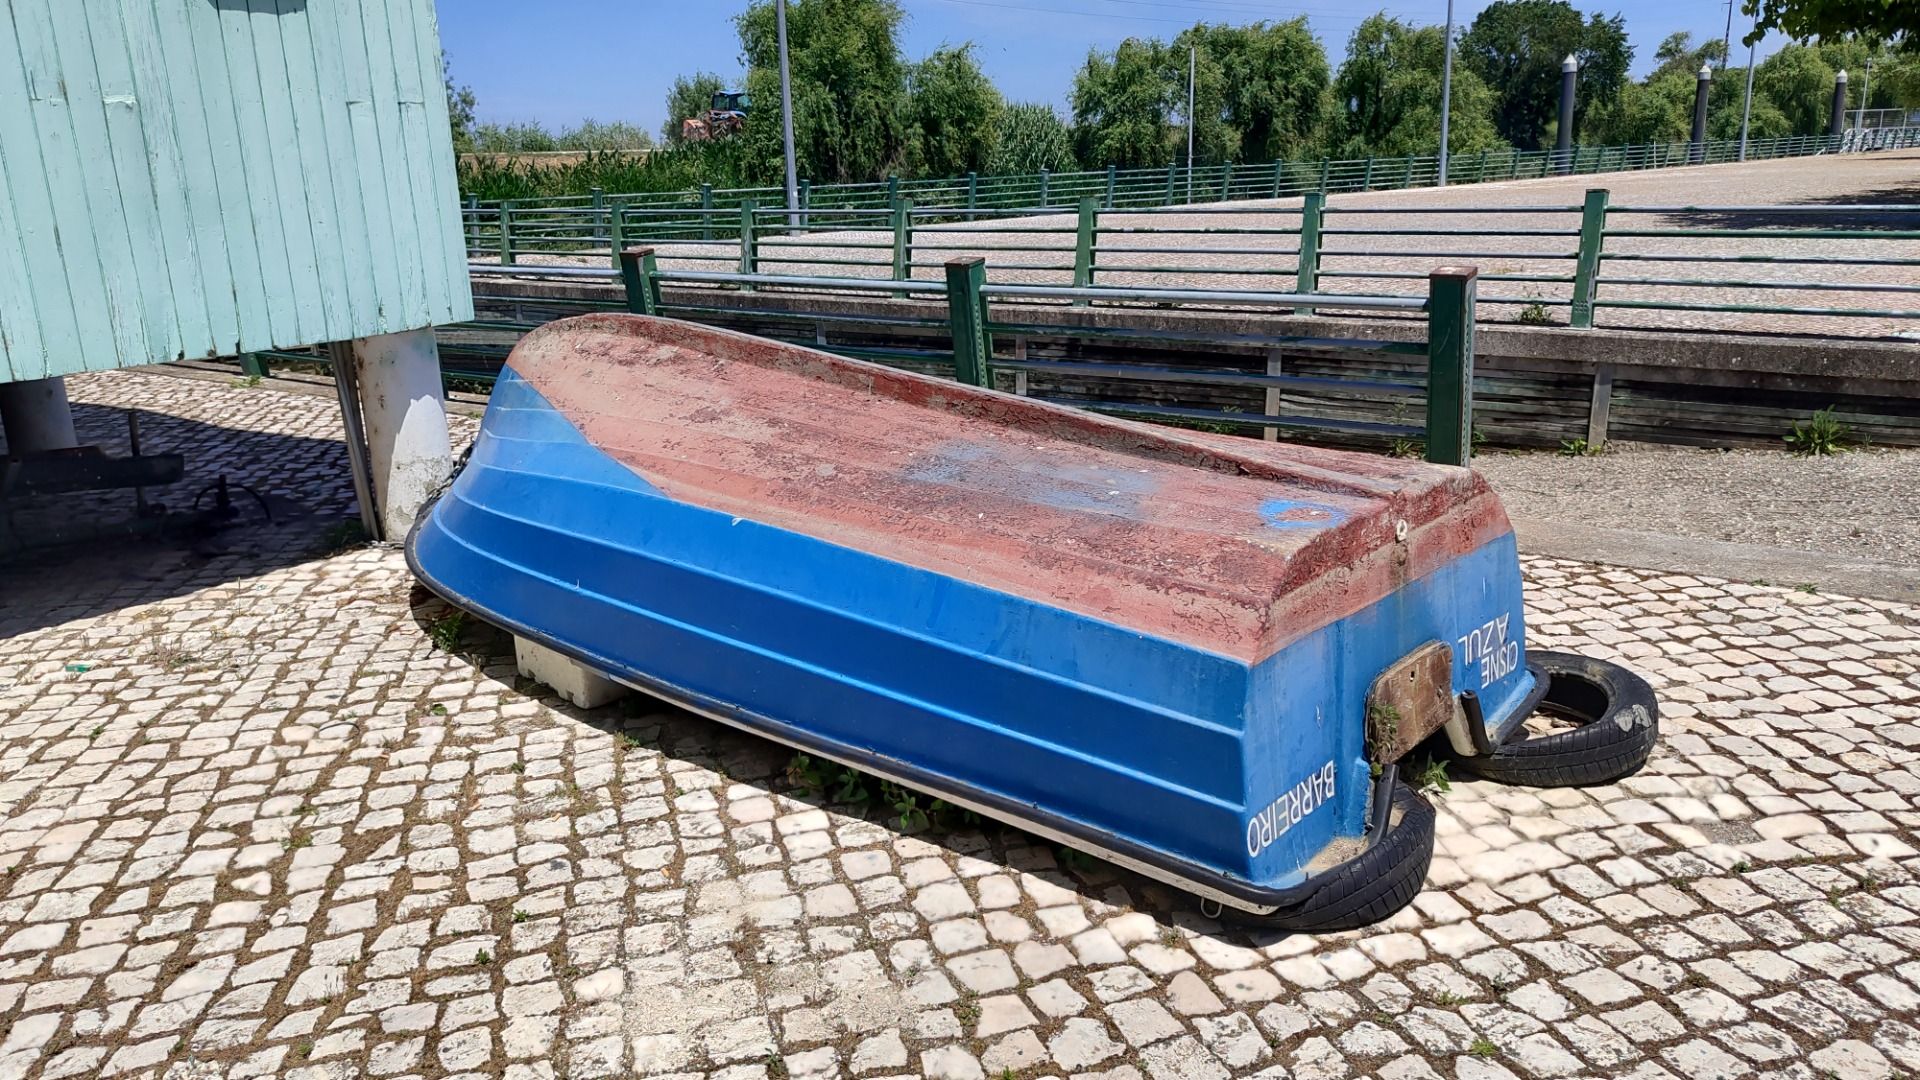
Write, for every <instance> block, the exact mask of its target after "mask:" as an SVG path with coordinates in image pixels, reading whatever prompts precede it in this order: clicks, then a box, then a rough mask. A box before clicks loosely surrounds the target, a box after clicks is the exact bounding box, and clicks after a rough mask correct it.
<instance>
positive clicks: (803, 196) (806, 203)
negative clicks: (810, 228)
mask: <svg viewBox="0 0 1920 1080" xmlns="http://www.w3.org/2000/svg"><path fill="white" fill-rule="evenodd" d="M799 187H800V228H801V231H803V232H804V231H805V230H806V228H807V224H808V220H807V211H808V210H810V209H812V207H813V181H811V180H802V181H800V184H799Z"/></svg>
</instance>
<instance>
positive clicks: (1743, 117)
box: [1740, 45, 1754, 161]
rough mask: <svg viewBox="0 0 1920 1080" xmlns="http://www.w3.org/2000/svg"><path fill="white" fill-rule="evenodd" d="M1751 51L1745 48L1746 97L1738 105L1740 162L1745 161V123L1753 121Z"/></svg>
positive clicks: (1752, 47) (1752, 48) (1749, 48)
mask: <svg viewBox="0 0 1920 1080" xmlns="http://www.w3.org/2000/svg"><path fill="white" fill-rule="evenodd" d="M1753 50H1754V46H1752V45H1749V46H1747V96H1746V98H1745V99H1744V100H1742V101H1741V103H1740V160H1741V161H1745V160H1747V122H1748V121H1749V120H1751V119H1753Z"/></svg>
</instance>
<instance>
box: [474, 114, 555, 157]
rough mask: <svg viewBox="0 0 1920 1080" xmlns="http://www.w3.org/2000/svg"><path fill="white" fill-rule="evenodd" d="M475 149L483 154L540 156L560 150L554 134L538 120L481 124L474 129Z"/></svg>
mask: <svg viewBox="0 0 1920 1080" xmlns="http://www.w3.org/2000/svg"><path fill="white" fill-rule="evenodd" d="M473 149H474V151H475V152H477V153H482V154H538V153H544V152H546V151H549V150H558V149H560V144H559V143H558V142H556V141H555V140H554V137H553V132H551V131H548V130H547V129H546V127H545V126H544V125H542V124H541V123H540V122H539V121H537V120H529V121H526V122H524V123H517V124H481V125H479V126H478V127H476V128H474V129H473Z"/></svg>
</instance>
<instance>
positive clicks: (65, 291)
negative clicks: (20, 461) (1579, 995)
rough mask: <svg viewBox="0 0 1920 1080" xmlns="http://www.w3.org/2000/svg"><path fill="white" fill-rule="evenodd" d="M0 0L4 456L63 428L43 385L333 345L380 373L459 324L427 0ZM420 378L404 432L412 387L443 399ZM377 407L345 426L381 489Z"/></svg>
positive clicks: (459, 286)
mask: <svg viewBox="0 0 1920 1080" xmlns="http://www.w3.org/2000/svg"><path fill="white" fill-rule="evenodd" d="M5 5H6V8H7V13H8V15H9V16H10V17H9V18H6V19H0V384H11V385H0V422H4V423H5V424H6V430H7V432H8V438H9V447H10V450H11V451H12V452H15V453H18V452H20V451H21V450H22V449H23V447H28V446H31V447H32V448H35V449H39V448H44V446H45V445H46V444H47V443H48V442H49V441H51V442H52V443H55V444H57V443H58V442H59V440H60V437H61V431H60V424H61V422H62V418H63V414H64V413H65V411H66V410H65V396H64V388H63V387H62V386H61V384H59V383H58V382H48V380H57V379H59V378H60V377H62V376H66V375H72V374H77V373H80V372H87V371H99V370H103V369H110V368H118V367H128V366H133V365H140V364H152V363H157V362H162V361H170V360H178V359H183V358H197V357H211V356H231V355H236V354H242V353H247V352H253V351H257V350H264V349H285V348H297V347H302V346H309V345H316V344H321V343H336V342H338V343H356V344H355V345H354V346H353V347H352V348H351V349H350V352H351V353H352V354H354V355H357V356H359V362H358V363H357V364H356V366H357V367H359V368H360V369H361V370H360V371H358V372H357V374H358V375H359V377H360V378H361V380H363V381H378V380H383V379H385V378H386V373H383V372H381V371H378V370H371V369H370V367H371V368H378V367H379V366H381V365H383V364H385V365H392V364H394V363H398V362H400V361H403V360H404V361H407V362H412V363H417V362H418V361H419V360H420V354H421V351H422V349H423V348H424V349H425V351H426V353H427V354H428V355H429V357H430V356H431V352H432V349H431V340H430V337H429V338H428V339H427V340H426V341H425V342H424V344H423V343H422V341H421V340H420V338H419V337H418V336H417V335H419V334H422V333H424V332H425V331H426V330H427V328H429V327H432V326H434V325H436V324H444V323H450V322H458V321H462V320H466V319H470V318H472V316H473V299H472V293H471V291H470V289H469V286H468V280H467V270H466V252H465V247H464V243H463V239H462V236H461V228H460V207H459V194H458V190H457V186H456V182H455V175H454V157H453V147H452V142H451V138H450V133H449V129H448V123H447V103H446V97H445V92H444V88H443V82H442V77H441V54H440V41H439V29H438V26H437V24H436V21H435V17H434V8H433V2H432V0H5ZM409 334H412V335H416V336H414V337H412V338H401V339H398V340H383V339H385V338H387V337H388V336H389V335H409ZM368 343H371V344H368ZM396 349H397V350H398V353H399V354H401V355H399V356H398V357H396V356H395V352H396ZM368 354H371V356H369V355H368ZM418 375H419V373H418V372H409V373H407V376H408V377H407V378H406V380H405V381H406V382H408V384H409V386H408V393H409V394H410V395H413V396H410V397H408V398H407V405H408V408H407V409H405V410H403V412H402V416H401V417H400V418H399V421H398V422H399V423H400V426H401V427H405V426H406V424H407V423H408V422H412V423H415V424H416V426H417V424H418V423H420V421H419V420H418V418H415V419H413V420H411V421H409V420H408V415H409V414H411V413H415V412H419V411H420V409H419V408H418V407H419V405H421V404H422V403H421V402H420V401H419V399H418V396H417V395H418V393H419V392H422V387H425V386H429V385H430V386H431V389H432V393H433V395H434V396H435V401H436V402H437V400H438V393H439V390H438V378H437V373H436V374H435V375H434V377H433V378H432V379H431V380H429V381H423V380H422V379H420V378H419V377H417V376H418ZM372 396H373V395H371V394H369V395H367V397H368V399H369V400H371V398H372ZM436 407H437V405H436ZM386 419H387V418H382V417H376V416H374V415H371V414H368V415H366V416H364V417H350V418H349V423H348V425H347V426H348V428H349V431H350V432H351V430H352V429H353V428H354V427H355V426H357V423H356V421H359V420H364V422H365V427H366V429H367V431H366V439H367V442H368V443H369V444H371V445H372V449H373V457H374V458H375V462H374V473H375V475H374V480H375V481H376V482H378V481H379V480H380V479H381V477H380V476H379V471H380V470H379V467H380V464H381V463H380V461H379V459H380V458H381V456H382V446H381V445H380V444H381V443H382V442H383V441H386V440H388V439H389V438H390V437H391V433H389V432H387V431H385V430H384V428H385V427H386V426H387V424H386ZM64 422H65V424H66V431H65V438H66V439H67V440H68V441H69V442H70V441H71V439H72V433H71V420H70V418H68V419H65V421H64ZM441 423H442V427H443V428H444V417H443V418H442V421H441ZM402 441H403V442H404V441H405V440H404V438H403V439H402ZM429 441H431V440H429ZM439 441H440V442H441V443H442V444H444V442H445V434H444V430H442V431H441V433H440V436H439ZM387 449H389V450H391V449H392V448H391V447H388V448H387ZM383 495H384V492H383ZM382 501H385V500H384V499H383V500H382Z"/></svg>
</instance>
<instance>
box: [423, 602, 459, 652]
mask: <svg viewBox="0 0 1920 1080" xmlns="http://www.w3.org/2000/svg"><path fill="white" fill-rule="evenodd" d="M466 625H467V613H466V612H464V611H449V612H447V613H446V614H445V615H442V616H440V617H439V618H437V619H434V620H433V621H432V622H430V623H428V624H427V639H428V640H429V641H432V642H433V647H434V648H436V649H439V650H440V651H441V652H452V651H453V649H454V646H456V645H458V644H460V631H462V630H464V629H465V628H466Z"/></svg>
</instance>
